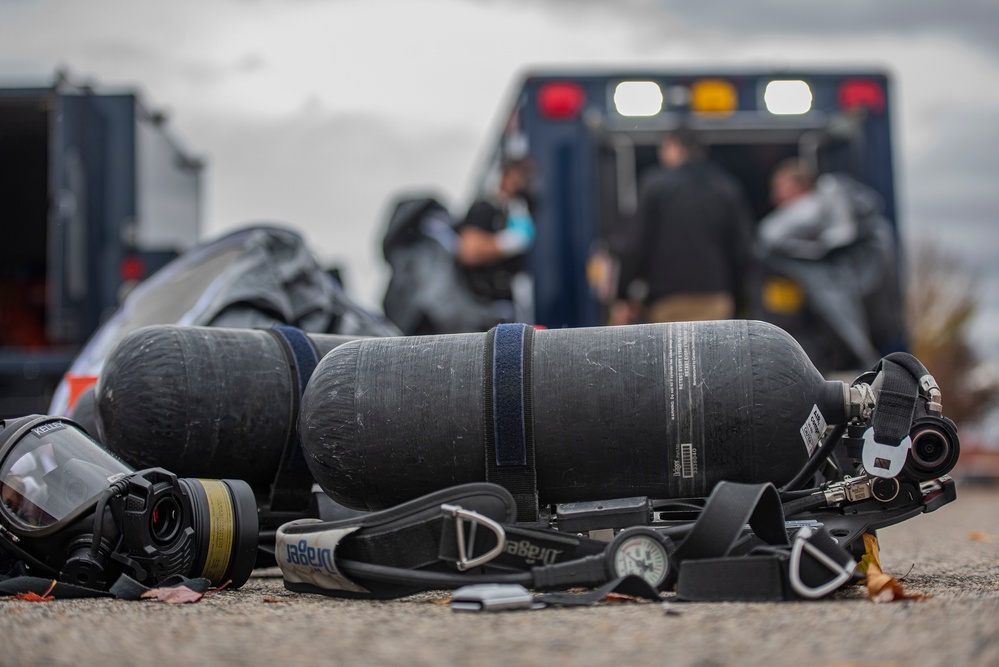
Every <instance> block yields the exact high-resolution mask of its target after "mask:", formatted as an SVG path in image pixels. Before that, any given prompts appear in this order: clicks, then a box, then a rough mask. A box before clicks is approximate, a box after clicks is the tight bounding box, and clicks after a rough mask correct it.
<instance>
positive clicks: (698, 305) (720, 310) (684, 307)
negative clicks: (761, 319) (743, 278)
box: [649, 292, 735, 322]
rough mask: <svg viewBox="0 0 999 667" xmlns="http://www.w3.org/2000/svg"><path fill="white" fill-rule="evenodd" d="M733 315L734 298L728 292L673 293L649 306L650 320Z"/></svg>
mask: <svg viewBox="0 0 999 667" xmlns="http://www.w3.org/2000/svg"><path fill="white" fill-rule="evenodd" d="M733 315H735V300H734V299H733V298H732V295H731V294H729V293H728V292H708V293H704V294H673V295H670V296H665V297H663V298H661V299H656V300H655V301H653V302H652V304H651V305H650V306H649V321H650V322H695V321H699V320H727V319H731V318H732V316H733Z"/></svg>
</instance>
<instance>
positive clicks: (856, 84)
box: [837, 79, 885, 113]
mask: <svg viewBox="0 0 999 667" xmlns="http://www.w3.org/2000/svg"><path fill="white" fill-rule="evenodd" d="M837 99H838V100H839V106H840V108H841V109H843V110H845V111H851V110H853V109H868V110H870V111H872V112H874V113H884V111H885V89H884V88H883V87H882V86H881V84H879V83H878V82H877V81H871V80H870V79H850V80H848V81H844V82H843V83H842V84H841V85H840V87H839V94H838V95H837Z"/></svg>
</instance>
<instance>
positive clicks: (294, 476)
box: [266, 326, 319, 511]
mask: <svg viewBox="0 0 999 667" xmlns="http://www.w3.org/2000/svg"><path fill="white" fill-rule="evenodd" d="M266 331H268V332H269V333H270V334H271V335H272V336H273V337H274V338H275V340H277V341H278V343H279V344H280V346H281V349H282V350H283V351H284V353H285V357H286V359H287V361H288V367H289V369H290V370H291V380H292V396H291V402H290V414H289V415H288V423H289V424H290V427H289V431H288V434H287V435H286V438H285V445H284V450H283V451H282V452H281V462H280V464H279V465H278V471H277V475H276V476H275V478H274V483H273V486H272V487H271V498H270V509H271V510H278V511H282V510H291V511H295V510H300V509H303V508H305V507H306V506H308V503H309V499H310V497H311V494H312V483H313V478H312V473H311V472H310V471H309V466H308V465H307V464H306V462H305V455H304V454H303V453H302V443H301V440H300V439H299V434H298V408H299V404H300V402H301V400H302V393H303V392H304V391H305V386H306V385H307V384H308V383H309V379H310V378H311V377H312V372H313V371H314V370H316V366H317V365H318V364H319V354H318V352H317V351H316V347H315V345H314V344H313V343H312V341H311V340H310V339H309V337H308V336H307V335H306V334H305V332H303V331H302V330H301V329H296V328H295V327H289V326H275V327H271V328H270V329H266Z"/></svg>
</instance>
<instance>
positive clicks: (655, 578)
mask: <svg viewBox="0 0 999 667" xmlns="http://www.w3.org/2000/svg"><path fill="white" fill-rule="evenodd" d="M650 533H651V531H649V532H640V533H629V534H622V535H621V536H620V538H621V541H620V542H618V543H617V545H616V548H615V549H614V553H613V555H612V558H613V567H614V572H615V573H616V574H617V576H619V577H621V576H624V575H626V574H637V575H638V576H640V577H641V578H642V579H645V580H646V581H647V582H649V583H650V584H652V586H655V587H657V588H658V587H659V585H660V584H662V583H663V581H665V579H666V575H667V574H668V573H669V556H668V554H667V553H666V547H665V545H664V544H663V540H662V538H661V537H659V536H658V535H653V534H650Z"/></svg>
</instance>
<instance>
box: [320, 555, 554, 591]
mask: <svg viewBox="0 0 999 667" xmlns="http://www.w3.org/2000/svg"><path fill="white" fill-rule="evenodd" d="M336 564H337V567H339V568H340V569H341V570H343V572H344V574H347V575H349V576H352V577H357V578H358V579H370V580H371V581H377V582H380V583H385V584H397V585H399V586H410V585H413V584H417V585H421V586H427V585H429V586H432V587H434V588H457V587H459V586H467V585H471V584H521V585H522V586H527V587H530V586H531V585H532V584H533V583H534V576H533V575H532V573H530V572H516V573H509V574H459V573H453V574H452V573H450V572H430V571H427V570H409V569H405V568H401V567H389V566H387V565H375V564H374V563H362V562H360V561H356V560H344V559H342V558H337V559H336Z"/></svg>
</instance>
